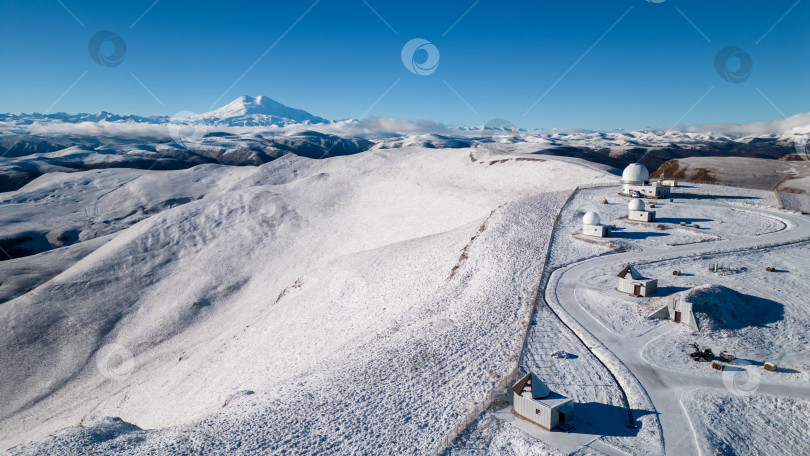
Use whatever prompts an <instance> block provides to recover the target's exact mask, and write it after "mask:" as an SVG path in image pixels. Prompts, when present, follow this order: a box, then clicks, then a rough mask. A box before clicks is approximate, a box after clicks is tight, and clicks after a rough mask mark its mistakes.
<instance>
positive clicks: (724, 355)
mask: <svg viewBox="0 0 810 456" xmlns="http://www.w3.org/2000/svg"><path fill="white" fill-rule="evenodd" d="M718 358H719V359H720V361H723V362H726V363H729V364H734V355H732V354H731V353H728V352H725V351H723V352H720V355H719V356H718Z"/></svg>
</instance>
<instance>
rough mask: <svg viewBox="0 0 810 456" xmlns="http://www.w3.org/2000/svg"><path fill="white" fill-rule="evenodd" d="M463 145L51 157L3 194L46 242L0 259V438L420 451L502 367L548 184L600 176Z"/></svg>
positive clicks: (544, 223) (539, 249)
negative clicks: (142, 159) (176, 156)
mask: <svg viewBox="0 0 810 456" xmlns="http://www.w3.org/2000/svg"><path fill="white" fill-rule="evenodd" d="M471 152H472V150H471V149H442V150H436V149H423V148H402V149H397V150H380V151H368V152H364V153H360V154H355V155H351V156H345V157H334V158H329V159H325V160H313V159H307V158H302V157H296V156H293V155H288V156H285V157H283V158H281V159H279V160H275V161H273V162H271V163H268V164H265V165H262V166H259V167H231V166H224V165H218V164H209V165H201V166H197V167H194V168H191V169H188V170H177V171H145V170H131V169H107V170H95V171H85V172H74V173H58V172H57V173H49V174H47V175H45V176H42V177H40V178H38V179H36V180H35V181H33V182H31V183H29V184H28V185H26V186H25V187H24V188H22V189H20V190H18V191H15V192H9V193H5V194H4V195H3V199H2V201H0V205H1V206H2V209H0V213H2V214H3V215H4V217H5V220H4V221H3V230H4V232H5V234H4V236H9V237H19V236H18V235H22V234H25V233H27V234H29V235H31V236H36V237H37V238H38V239H44V240H45V241H47V242H50V241H51V240H53V242H54V245H52V246H51V248H50V249H49V250H47V251H46V252H44V253H41V254H39V255H33V256H26V257H21V258H17V259H14V260H8V261H6V262H4V263H3V264H4V269H3V271H12V272H10V274H11V277H9V276H5V275H4V276H3V277H2V279H0V283H2V287H3V288H2V291H3V295H4V296H6V297H8V298H13V297H14V296H17V295H19V294H21V293H24V294H22V295H21V296H17V297H16V298H14V299H12V300H10V301H8V302H5V303H3V304H2V305H0V326H1V327H3V328H5V330H4V331H3V332H2V333H0V364H2V365H3V366H4V368H3V369H2V371H0V397H2V398H3V403H4V406H3V407H2V410H0V442H2V447H3V448H8V447H9V446H14V445H19V444H21V443H24V442H26V441H28V440H29V439H36V440H41V443H40V444H37V445H35V446H31V447H18V449H17V450H19V451H21V452H23V453H41V452H62V453H64V452H68V453H79V452H88V451H89V452H93V451H97V452H102V453H104V452H112V451H116V452H125V453H132V454H142V453H145V452H147V451H149V450H157V451H161V452H178V451H181V450H182V449H189V450H190V451H194V448H200V446H201V445H205V446H206V447H208V448H216V449H218V450H220V451H223V452H231V451H236V449H237V448H238V449H239V451H249V450H255V451H259V452H266V451H269V449H272V448H275V449H279V448H296V449H297V451H300V452H303V453H323V452H329V451H332V452H338V453H340V452H344V453H345V452H359V453H364V454H391V453H392V452H393V453H397V454H407V453H412V452H420V453H421V452H425V451H429V450H430V449H432V448H435V447H437V446H438V445H439V443H440V441H441V439H442V437H443V436H444V435H447V434H448V433H449V432H450V431H451V430H452V429H453V428H454V427H455V426H456V425H458V424H459V423H460V422H461V420H463V418H464V416H465V415H466V414H467V413H469V412H470V411H471V410H472V408H473V407H474V406H475V405H476V403H477V401H479V400H483V397H484V395H485V394H486V393H487V392H488V391H489V389H490V388H491V387H492V386H493V384H494V382H496V381H497V380H498V379H500V378H501V377H502V376H504V375H505V374H507V373H508V372H509V371H510V370H511V369H512V368H513V367H514V366H515V363H516V362H517V358H518V356H519V353H520V350H521V347H522V331H523V328H525V324H526V322H527V318H528V315H529V314H528V311H529V309H530V307H531V305H532V301H531V299H530V297H531V295H532V293H533V292H534V291H535V289H536V286H537V280H538V278H539V274H540V270H541V268H542V265H543V259H544V257H545V252H546V249H547V244H548V239H549V236H550V230H551V224H552V222H553V220H554V216H555V214H556V211H557V210H559V208H560V207H561V205H562V204H563V202H564V201H565V199H566V197H567V196H568V192H569V191H570V190H571V189H572V188H573V187H574V186H575V185H577V184H579V183H584V182H594V181H600V180H602V181H612V180H613V179H615V177H614V176H612V175H610V174H606V173H604V172H600V171H596V170H593V169H591V167H586V166H581V165H577V164H574V163H568V162H558V161H553V160H547V161H538V160H528V161H527V160H523V161H519V160H506V161H503V162H499V163H497V164H495V165H490V164H488V161H484V160H483V159H482V160H478V161H472V160H471V159H470V154H471ZM478 153H480V151H478ZM493 158H495V157H493ZM497 158H498V159H499V160H502V159H503V158H504V157H503V156H502V155H499V156H497ZM60 239H61V240H60ZM60 243H61V244H60ZM518 252H519V254H518ZM4 274H5V273H4ZM17 277H19V279H18V280H14V279H15V278H17ZM51 277H53V278H51ZM23 278H24V279H25V280H23ZM48 279H50V280H48ZM32 287H35V288H33V290H31V291H27V290H30V289H31V288H32ZM26 291H27V292H26ZM336 392H339V394H336ZM460 398H464V400H460ZM105 417H120V418H121V419H122V420H123V422H124V423H121V422H118V421H115V420H111V419H108V418H105ZM116 423H119V424H116ZM126 423H130V424H126ZM66 426H82V427H78V428H73V429H69V430H66V431H62V432H60V434H59V435H58V436H55V437H52V438H46V436H47V435H48V433H51V432H54V431H57V430H59V429H61V428H64V427H66ZM136 427H137V428H136ZM100 436H103V437H100ZM42 439H44V440H42ZM178 445H180V446H181V447H183V448H180V447H178ZM15 451H16V450H15Z"/></svg>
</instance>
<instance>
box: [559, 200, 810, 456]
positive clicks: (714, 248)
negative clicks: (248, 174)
mask: <svg viewBox="0 0 810 456" xmlns="http://www.w3.org/2000/svg"><path fill="white" fill-rule="evenodd" d="M689 204H692V205H708V206H717V205H721V204H722V203H717V202H711V201H703V200H689ZM745 210H747V211H750V212H754V213H757V214H759V215H764V216H769V217H772V218H777V219H780V220H782V221H783V222H785V225H786V226H785V228H784V229H782V230H779V231H776V232H772V233H769V234H762V235H757V236H754V235H751V236H742V235H729V236H725V239H724V240H721V241H715V242H703V243H697V244H690V245H682V246H678V247H677V248H672V247H668V248H652V247H645V246H643V245H640V244H638V243H633V242H628V243H629V244H631V245H632V246H633V247H635V248H636V250H633V251H631V252H626V253H620V254H612V255H605V256H600V257H596V258H591V259H588V260H584V261H582V262H579V263H575V264H572V265H568V266H565V267H562V268H560V269H557V270H556V271H554V273H553V274H552V275H551V277H550V279H549V282H548V285H547V287H546V290H545V296H546V302H547V303H548V304H549V306H550V307H551V308H552V309H553V310H554V311H555V313H557V314H558V315H559V316H560V317H561V318H562V319H563V320H564V321H565V322H566V324H567V325H568V326H569V327H571V329H572V330H573V331H574V332H576V333H577V335H578V336H579V337H580V338H581V339H583V340H585V341H592V342H587V344H588V346H589V348H591V349H592V350H593V351H594V352H595V354H596V355H597V356H599V357H600V358H612V357H614V356H615V358H614V359H602V361H603V362H605V364H606V365H607V366H609V369H610V370H612V371H613V374H614V375H615V376H616V377H617V378H618V379H619V383H621V384H622V385H621V387H622V388H623V389H624V390H626V391H628V394H629V393H630V391H634V390H635V391H638V390H639V387H640V390H641V391H643V392H645V393H646V394H647V395H648V397H649V399H650V400H651V401H652V404H653V406H654V407H655V410H656V412H657V414H658V417H659V420H660V424H661V428H662V430H663V440H664V451H665V453H666V454H673V455H681V454H683V455H697V454H705V450H706V449H705V448H701V445H700V444H699V443H698V436H697V434H696V433H695V431H694V428H693V427H692V423H691V422H690V419H689V416H688V414H687V413H686V411H685V409H684V407H683V405H682V404H681V401H680V399H679V398H680V396H681V395H682V394H683V393H685V392H686V391H688V390H691V389H694V388H698V387H699V388H717V389H724V388H725V386H724V383H723V380H722V378H721V376H713V377H712V376H704V375H698V374H691V373H688V372H682V371H677V370H674V369H669V368H665V367H661V366H657V365H654V364H651V363H649V362H648V361H647V360H645V359H644V358H643V356H642V352H643V350H644V347H645V346H646V345H647V344H648V343H650V342H651V341H653V340H655V339H656V338H657V337H660V336H662V335H664V334H666V333H667V332H669V331H671V330H673V329H674V326H672V325H671V324H661V325H659V326H657V327H656V328H655V329H653V330H651V331H648V332H646V333H644V334H641V335H636V336H628V335H622V334H617V333H615V332H614V331H612V330H611V329H609V328H608V327H606V326H605V325H603V324H602V323H601V322H600V319H599V318H600V317H598V316H594V315H592V314H591V313H589V311H588V310H586V309H585V308H584V307H583V305H582V303H580V302H579V300H578V297H577V296H578V293H577V290H578V289H579V288H583V287H587V285H584V284H585V283H587V281H588V280H587V279H588V278H593V277H596V276H599V275H602V274H604V272H603V271H606V270H607V271H614V270H615V271H618V270H620V269H621V266H623V265H624V264H626V263H630V262H632V263H633V264H643V263H650V262H658V261H668V260H676V259H682V258H689V257H693V256H700V255H704V254H724V253H735V252H747V251H754V250H758V249H762V248H772V247H776V246H781V245H789V244H794V243H799V242H803V241H806V240H808V239H810V218H809V217H807V216H804V215H799V214H793V213H788V212H784V211H777V210H769V209H764V208H753V207H752V208H746V209H745ZM572 320H573V321H572ZM597 341H598V342H597ZM599 345H601V347H599ZM616 359H618V361H619V362H616ZM622 371H624V372H622ZM633 382H638V384H637V385H633V384H632V383H633ZM757 392H758V393H764V394H772V395H779V396H798V397H810V386H804V385H798V384H785V383H768V382H761V383H760V384H759V386H758V390H757Z"/></svg>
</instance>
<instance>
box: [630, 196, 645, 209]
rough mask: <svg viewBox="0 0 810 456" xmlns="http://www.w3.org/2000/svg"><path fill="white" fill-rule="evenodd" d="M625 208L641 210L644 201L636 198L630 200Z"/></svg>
mask: <svg viewBox="0 0 810 456" xmlns="http://www.w3.org/2000/svg"><path fill="white" fill-rule="evenodd" d="M627 208H628V209H630V210H631V211H643V210H644V201H641V200H640V199H638V198H636V199H633V200H630V204H628V205H627Z"/></svg>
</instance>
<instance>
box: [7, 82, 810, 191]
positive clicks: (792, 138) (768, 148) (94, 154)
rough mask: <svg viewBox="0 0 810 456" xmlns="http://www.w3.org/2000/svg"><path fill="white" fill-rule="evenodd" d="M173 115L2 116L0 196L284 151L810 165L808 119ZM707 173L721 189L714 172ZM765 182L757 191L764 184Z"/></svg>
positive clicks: (243, 111) (270, 112)
mask: <svg viewBox="0 0 810 456" xmlns="http://www.w3.org/2000/svg"><path fill="white" fill-rule="evenodd" d="M176 117H178V116H175V118H170V117H167V116H153V117H141V116H134V115H124V116H122V115H117V114H112V113H109V112H106V111H102V112H99V113H97V114H86V113H82V114H66V113H55V114H38V113H34V114H19V115H14V114H0V191H8V190H13V189H16V188H19V187H20V186H22V185H25V183H27V182H30V181H31V180H32V179H34V178H36V177H37V176H40V175H42V174H45V173H49V172H56V171H61V172H72V171H81V170H86V169H97V168H109V167H125V168H148V169H182V168H188V167H192V166H195V165H198V164H203V163H221V164H226V165H234V166H251V165H254V166H255V165H261V164H263V163H267V162H269V161H272V160H275V159H277V158H279V157H281V156H283V155H286V154H296V155H300V156H305V157H309V158H316V159H318V158H328V157H334V156H337V155H349V154H355V153H360V152H364V151H368V150H379V149H396V148H407V147H422V148H431V149H450V148H473V149H477V148H483V149H482V151H483V152H486V151H487V150H489V151H492V152H493V153H494V154H496V155H497V154H501V153H512V152H517V153H523V154H526V153H528V154H544V155H552V156H564V157H571V158H575V159H584V160H588V161H591V162H595V163H599V164H602V165H608V166H610V167H614V168H618V169H621V168H623V167H624V166H626V165H627V164H629V163H634V162H639V163H643V164H644V165H646V166H647V167H648V168H650V170H651V171H654V170H656V169H658V168H659V167H661V166H662V165H664V164H666V163H668V162H671V161H675V160H683V159H687V158H690V157H744V158H759V159H770V160H773V159H780V158H783V157H786V156H788V155H795V156H796V158H798V159H810V147H808V144H807V143H808V139H810V113H807V114H797V115H794V116H792V117H789V118H786V119H783V120H775V121H768V122H755V123H750V124H744V125H736V124H714V125H697V126H686V127H682V126H679V127H674V128H671V129H668V130H657V129H639V130H630V131H625V130H614V131H605V132H602V131H593V130H583V129H568V130H557V129H554V130H526V129H522V128H518V127H516V126H515V125H514V124H512V123H511V122H509V121H507V120H504V119H493V120H492V121H490V122H487V123H486V124H485V125H482V126H480V127H477V128H469V127H449V126H446V125H442V124H439V123H436V122H430V121H407V120H399V119H381V118H371V119H363V120H357V119H347V120H340V121H329V120H327V119H325V118H323V117H319V116H316V115H313V114H310V113H309V112H307V111H304V110H301V109H296V108H291V107H289V106H286V105H284V104H281V103H279V102H277V101H275V100H272V99H271V98H269V97H267V96H258V97H251V96H247V95H245V96H241V97H239V98H237V99H235V100H233V101H232V102H230V103H228V104H227V105H225V106H223V107H221V108H218V109H215V110H213V111H209V112H206V113H202V114H193V113H190V114H189V116H188V117H180V119H177V118H176ZM178 122H179V123H181V124H186V126H185V128H190V129H192V130H194V129H196V128H197V125H199V124H204V125H205V128H203V130H204V131H203V133H202V134H200V135H199V137H196V136H193V135H194V132H191V134H192V137H191V139H192V140H188V138H185V137H180V138H178V137H177V136H178V135H177V134H173V133H172V132H171V130H172V124H177V123H178ZM188 124H193V125H191V126H189V125H188ZM167 127H168V128H167ZM265 127H266V128H265ZM181 136H182V135H181ZM685 163H686V162H684V163H669V166H668V167H666V168H662V172H669V173H670V174H671V173H673V172H675V171H676V170H681V169H686V168H685V166H686V164H685ZM785 163H788V162H785ZM783 167H784V166H783ZM690 169H691V171H689V172H686V171H684V173H686V174H684V176H683V177H687V175H689V173H692V174H694V173H695V172H698V171H699V170H700V169H703V168H702V167H700V166H697V165H695V164H693V166H691V168H690ZM768 169H769V170H771V168H770V167H769V168H768ZM780 169H781V168H780ZM771 171H772V170H771ZM771 171H769V172H771ZM676 174H679V175H680V174H683V173H681V172H680V171H678V172H677V173H676ZM793 174H796V173H793ZM793 174H791V175H793ZM711 175H712V176H715V177H716V178H717V179H718V180H720V181H722V180H723V178H722V177H719V176H720V174H719V171H718V169H717V167H716V166H715V167H713V168H712V172H711ZM796 176H798V174H796ZM771 177H773V176H769V177H768V178H767V179H765V180H759V181H757V185H765V184H763V182H766V183H767V182H770V180H769V179H771ZM777 177H778V176H777Z"/></svg>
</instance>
